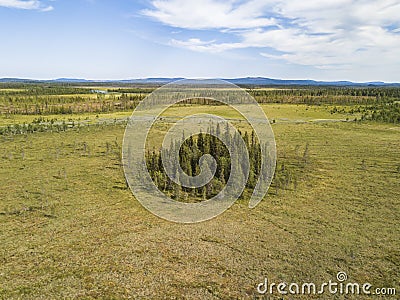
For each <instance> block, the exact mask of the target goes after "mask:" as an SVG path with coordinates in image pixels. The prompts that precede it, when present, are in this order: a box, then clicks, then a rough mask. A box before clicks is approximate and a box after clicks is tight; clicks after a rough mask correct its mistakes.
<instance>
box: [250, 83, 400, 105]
mask: <svg viewBox="0 0 400 300" xmlns="http://www.w3.org/2000/svg"><path fill="white" fill-rule="evenodd" d="M248 92H249V93H250V94H251V95H252V96H253V97H254V98H255V99H256V100H257V101H258V102H259V103H295V104H309V105H321V104H333V105H335V104H336V105H357V104H363V105H367V104H368V105H369V104H374V103H377V102H378V103H393V102H395V101H397V100H399V99H400V88H397V87H296V88H285V87H282V88H281V89H249V90H248Z"/></svg>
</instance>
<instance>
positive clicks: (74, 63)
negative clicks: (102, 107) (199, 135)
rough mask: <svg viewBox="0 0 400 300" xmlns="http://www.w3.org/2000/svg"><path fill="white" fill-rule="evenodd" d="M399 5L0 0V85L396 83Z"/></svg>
mask: <svg viewBox="0 0 400 300" xmlns="http://www.w3.org/2000/svg"><path fill="white" fill-rule="evenodd" d="M399 16H400V0H379V1H376V0H304V1H298V0H262V1H260V0H250V1H243V0H240V1H234V0H226V1H220V0H197V1H187V0H186V1H184V0H156V1H153V0H139V1H130V0H124V1H122V0H114V1H109V0H52V1H51V0H43V1H41V0H28V1H25V0H0V26H1V30H0V40H1V41H2V43H1V47H0V77H23V78H36V79H51V78H60V77H70V78H72V77H73V78H86V79H127V78H145V77H192V78H193V77H195V78H198V77H206V78H210V77H224V78H232V77H246V76H263V77H271V78H283V79H317V80H352V81H378V80H380V81H387V82H394V81H396V82H400V72H399V70H400V55H399V54H398V52H400V51H399V50H400V17H399Z"/></svg>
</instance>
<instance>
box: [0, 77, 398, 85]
mask: <svg viewBox="0 0 400 300" xmlns="http://www.w3.org/2000/svg"><path fill="white" fill-rule="evenodd" d="M180 79H183V78H142V79H125V80H87V79H80V78H58V79H53V80H34V79H23V78H0V82H3V83H6V82H10V83H12V82H14V83H38V82H43V83H74V84H78V83H86V84H88V83H124V84H161V85H162V84H167V83H171V82H174V81H176V80H180ZM221 79H222V80H225V81H228V82H231V83H234V84H237V85H247V86H292V85H293V86H364V87H365V86H400V83H385V82H381V81H377V82H351V81H315V80H284V79H271V78H265V77H245V78H228V79H223V78H221Z"/></svg>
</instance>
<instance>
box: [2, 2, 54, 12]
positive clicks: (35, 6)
mask: <svg viewBox="0 0 400 300" xmlns="http://www.w3.org/2000/svg"><path fill="white" fill-rule="evenodd" d="M0 6H3V7H8V8H18V9H27V10H41V11H51V10H53V9H54V8H53V7H52V6H46V5H44V4H43V3H42V2H41V1H38V0H28V1H23V0H0Z"/></svg>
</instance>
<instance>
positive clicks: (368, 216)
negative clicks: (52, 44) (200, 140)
mask: <svg viewBox="0 0 400 300" xmlns="http://www.w3.org/2000/svg"><path fill="white" fill-rule="evenodd" d="M263 108H264V109H265V111H266V114H267V116H268V117H269V119H270V120H272V119H276V121H277V122H276V123H275V124H273V125H272V126H273V129H274V132H275V135H276V141H277V147H278V152H279V153H278V154H279V155H278V156H279V161H282V160H288V159H290V157H292V156H293V155H297V154H296V152H300V154H299V155H301V151H302V150H303V149H304V145H305V144H306V143H309V153H310V158H309V162H308V164H307V167H306V168H305V169H304V170H303V171H302V172H303V173H302V174H301V178H302V180H301V181H300V182H299V185H298V187H297V189H296V190H292V189H289V190H286V191H282V192H280V193H279V194H278V195H274V193H273V191H271V193H270V194H269V195H268V197H266V198H265V199H264V200H263V201H262V202H261V204H260V205H259V206H257V207H256V208H255V209H252V210H251V209H248V207H247V205H248V203H247V201H246V200H240V201H239V202H237V203H236V204H235V205H234V206H233V207H232V208H231V209H229V210H228V211H227V212H225V213H224V214H222V215H221V216H219V217H217V218H215V219H213V220H211V221H208V222H205V223H200V224H195V225H181V224H175V223H170V222H167V221H163V220H161V219H159V218H157V217H155V216H153V215H152V214H151V213H149V212H148V211H146V210H145V209H144V208H143V207H142V206H141V205H140V204H139V203H138V202H137V201H136V200H135V199H134V197H133V196H132V193H131V192H130V190H128V189H127V188H126V185H125V180H124V175H123V172H122V169H121V164H120V151H121V148H120V147H121V143H122V137H123V133H124V127H123V126H120V125H107V126H92V127H83V128H80V129H79V131H78V130H70V131H66V132H61V133H50V132H44V133H35V134H29V135H27V136H22V135H19V136H3V137H0V141H1V142H0V162H1V168H0V182H1V188H0V199H1V200H0V240H1V244H0V262H1V269H0V299H55V298H57V299H60V298H66V299H72V298H77V299H93V298H99V299H121V298H129V297H131V298H140V297H142V298H147V299H149V298H189V299H190V298H191V299H209V298H223V299H229V298H249V299H251V298H253V297H254V295H256V286H257V284H258V283H260V282H262V281H263V280H264V277H268V278H269V279H270V280H271V281H275V282H280V281H286V282H292V281H293V282H309V281H315V282H317V283H318V282H324V281H329V280H335V276H336V273H337V272H339V271H345V272H346V273H347V274H348V275H349V279H350V280H351V281H353V282H361V283H363V282H370V283H371V284H373V286H374V287H396V288H397V289H399V286H398V275H399V273H398V270H399V264H400V251H399V249H400V242H399V241H400V229H399V226H398V220H399V219H400V207H399V202H400V188H399V182H400V172H399V170H398V168H399V166H400V162H399V157H400V139H399V136H400V135H399V131H398V127H395V126H393V125H383V124H378V123H362V124H358V123H355V122H322V123H318V122H310V121H311V120H315V119H330V118H332V119H334V118H336V119H343V118H344V119H345V116H344V115H343V116H342V115H338V114H335V115H330V113H329V109H328V108H326V107H308V106H304V105H298V106H296V105H277V104H274V105H265V106H263ZM187 109H189V110H187ZM187 109H185V112H186V113H194V112H208V113H216V112H219V113H220V114H222V115H224V116H226V117H232V118H233V117H235V112H232V111H226V110H225V111H224V110H223V108H222V107H220V106H218V107H209V108H208V109H207V111H204V110H203V111H200V110H201V109H200V107H190V108H187ZM129 114H130V113H129ZM129 114H128V116H129ZM166 115H169V116H174V115H178V116H182V109H180V108H174V109H171V110H169V111H168V112H166ZM102 116H103V115H100V117H102ZM121 116H122V117H125V116H126V115H125V113H122V114H121ZM65 117H67V116H65ZM75 117H76V116H75ZM80 117H81V116H80ZM24 118H25V117H22V116H16V119H15V120H16V122H21V121H22V122H24V121H23V120H24ZM90 118H95V115H92V116H90ZM107 118H110V119H112V118H115V115H114V114H112V115H107ZM298 120H303V121H305V122H301V123H300V122H297V121H298ZM3 124H5V123H3ZM107 144H108V147H107ZM85 145H86V146H85ZM297 146H298V147H297ZM107 149H108V151H107ZM387 298H388V299H390V297H387ZM272 299H274V298H273V297H272ZM315 299H317V297H316V298H315ZM337 299H339V298H337ZM354 299H357V298H354Z"/></svg>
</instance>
